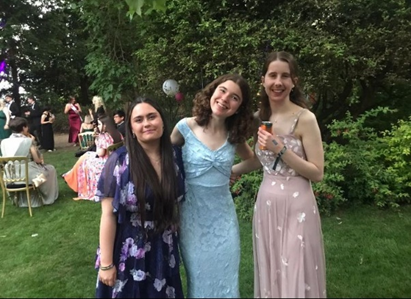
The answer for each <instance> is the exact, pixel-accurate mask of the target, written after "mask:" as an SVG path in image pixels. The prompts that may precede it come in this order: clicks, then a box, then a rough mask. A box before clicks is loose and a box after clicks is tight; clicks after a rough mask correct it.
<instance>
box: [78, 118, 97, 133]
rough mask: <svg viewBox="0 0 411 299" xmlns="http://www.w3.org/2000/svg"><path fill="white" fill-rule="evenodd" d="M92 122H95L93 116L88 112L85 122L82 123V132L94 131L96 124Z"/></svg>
mask: <svg viewBox="0 0 411 299" xmlns="http://www.w3.org/2000/svg"><path fill="white" fill-rule="evenodd" d="M92 122H93V119H92V118H91V116H90V115H88V114H87V115H86V116H85V117H84V121H83V123H82V124H81V128H80V133H84V132H93V131H94V127H95V126H94V124H93V123H92Z"/></svg>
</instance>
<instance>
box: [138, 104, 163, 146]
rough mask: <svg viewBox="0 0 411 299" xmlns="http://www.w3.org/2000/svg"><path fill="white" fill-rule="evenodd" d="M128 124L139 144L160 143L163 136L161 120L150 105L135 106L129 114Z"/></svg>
mask: <svg viewBox="0 0 411 299" xmlns="http://www.w3.org/2000/svg"><path fill="white" fill-rule="evenodd" d="M130 122H131V131H132V132H133V134H134V135H135V136H136V138H137V140H138V142H139V143H140V144H142V143H151V142H156V141H160V138H161V136H162V135H163V126H164V124H163V120H162V119H161V115H160V113H159V112H158V111H157V110H156V109H155V108H154V107H153V106H151V105H150V104H147V103H140V104H137V105H136V106H135V107H134V108H133V111H132V112H131V117H130Z"/></svg>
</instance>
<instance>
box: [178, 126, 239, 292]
mask: <svg viewBox="0 0 411 299" xmlns="http://www.w3.org/2000/svg"><path fill="white" fill-rule="evenodd" d="M177 129H178V130H179V131H180V133H181V134H182V135H183V137H184V140H185V144H184V146H183V148H182V152H183V162H184V169H185V173H186V190H187V194H186V197H185V201H184V202H182V203H181V225H180V237H181V242H180V244H181V254H182V258H183V263H184V267H185V269H186V273H187V283H188V288H187V289H188V294H187V297H188V298H238V297H239V287H238V272H239V263H240V237H239V227H238V221H237V214H236V211H235V206H234V202H233V198H232V196H231V192H230V187H229V181H230V174H231V167H232V165H233V163H234V155H235V145H233V144H231V143H229V142H228V140H227V141H226V142H225V143H224V144H223V145H222V146H221V147H220V148H218V149H217V150H210V149H209V148H208V147H207V146H205V145H204V144H203V143H202V142H201V141H200V140H199V139H198V138H197V137H196V136H195V135H194V133H193V131H192V130H191V129H190V127H189V126H188V124H187V119H182V120H181V121H180V122H179V123H178V124H177Z"/></svg>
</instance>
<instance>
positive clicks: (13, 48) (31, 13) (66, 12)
mask: <svg viewBox="0 0 411 299" xmlns="http://www.w3.org/2000/svg"><path fill="white" fill-rule="evenodd" d="M5 2H6V3H3V2H2V4H4V5H3V6H2V7H3V8H4V9H3V11H2V14H3V16H4V20H5V26H4V28H2V29H1V32H2V34H1V35H0V49H1V52H2V53H5V58H6V62H7V63H8V67H9V69H8V72H7V75H6V76H4V79H6V80H7V81H8V82H9V83H11V84H12V89H13V91H14V96H15V97H16V99H17V100H18V96H19V87H20V86H21V87H23V88H24V89H25V90H26V91H27V92H28V93H32V94H34V95H35V96H36V97H37V98H40V99H41V100H44V101H48V102H50V101H51V102H53V101H54V100H57V99H58V97H60V96H67V95H69V94H76V93H77V94H80V95H81V96H82V97H84V98H87V92H88V81H87V77H86V75H85V72H84V69H83V67H84V64H85V53H86V51H85V38H86V35H85V34H84V33H83V32H82V30H83V24H82V23H81V22H79V20H78V15H77V14H76V11H75V10H73V9H72V8H71V7H70V4H69V3H67V1H62V0H41V1H28V0H22V1H12V0H5Z"/></svg>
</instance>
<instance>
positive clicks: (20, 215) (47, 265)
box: [0, 148, 411, 298]
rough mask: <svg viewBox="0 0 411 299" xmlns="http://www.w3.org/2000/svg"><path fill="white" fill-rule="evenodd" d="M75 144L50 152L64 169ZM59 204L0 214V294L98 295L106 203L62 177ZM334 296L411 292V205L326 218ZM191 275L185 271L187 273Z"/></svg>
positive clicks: (245, 249)
mask: <svg viewBox="0 0 411 299" xmlns="http://www.w3.org/2000/svg"><path fill="white" fill-rule="evenodd" d="M74 150H75V149H74V148H65V149H59V150H58V151H56V152H53V153H45V154H44V157H45V160H46V162H48V163H51V164H53V165H54V166H55V167H56V169H57V173H59V174H61V173H63V172H64V171H66V170H68V169H69V168H70V167H71V166H72V165H73V164H74V162H75V161H76V158H75V157H74ZM59 184H60V197H59V199H58V200H57V201H56V203H55V204H53V205H52V206H45V207H41V208H35V209H33V217H32V218H30V217H29V213H28V210H27V209H26V208H16V207H14V206H12V205H11V203H10V202H9V201H8V202H7V205H6V213H5V216H4V218H3V219H0V252H1V257H0V261H1V266H0V267H1V271H0V281H1V283H0V294H1V295H0V297H9V298H10V297H14V298H16V297H19V298H22V297H30V298H36V297H39V298H45V297H49V298H51V297H54V298H74V297H78V298H84V297H93V296H94V287H95V280H96V271H95V270H94V258H95V251H96V247H97V243H98V229H99V220H100V205H99V204H98V203H94V202H88V201H80V202H77V201H73V200H72V197H74V196H75V193H74V192H72V191H71V190H70V189H68V187H67V186H66V185H65V183H64V181H63V180H62V179H60V178H59ZM322 225H323V233H324V242H325V250H326V259H327V290H328V296H329V297H346V298H348V297H350V298H354V297H357V298H358V297H363V298H364V297H380V298H382V297H409V296H410V295H411V281H410V273H411V233H410V232H411V206H405V207H402V208H401V209H400V210H399V211H382V210H378V209H376V208H372V207H356V208H351V209H348V210H345V211H340V212H338V213H337V214H335V215H333V216H331V217H323V218H322ZM240 226H241V241H242V245H241V246H242V258H241V270H240V286H241V289H240V291H241V296H242V297H244V298H250V297H252V296H253V257H252V239H251V224H250V223H246V222H241V223H240ZM183 277H184V274H183Z"/></svg>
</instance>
